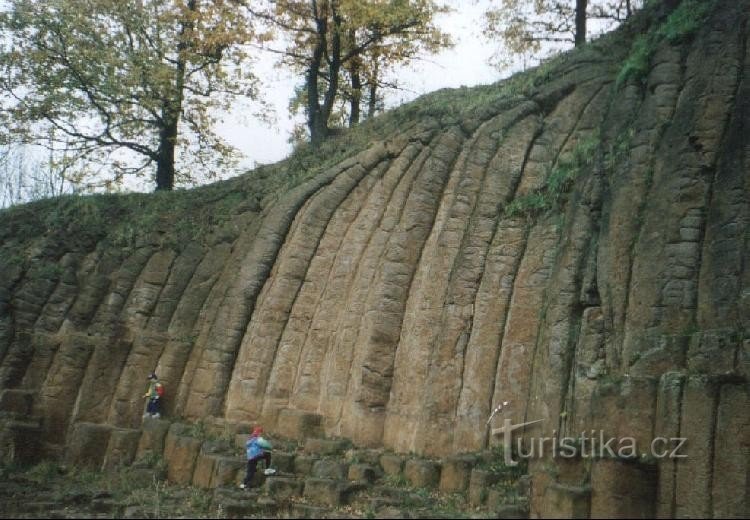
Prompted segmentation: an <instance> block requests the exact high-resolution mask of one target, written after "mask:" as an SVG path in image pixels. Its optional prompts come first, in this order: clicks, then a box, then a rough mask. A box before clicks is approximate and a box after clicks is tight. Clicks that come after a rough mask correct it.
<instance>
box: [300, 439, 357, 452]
mask: <svg viewBox="0 0 750 520" xmlns="http://www.w3.org/2000/svg"><path fill="white" fill-rule="evenodd" d="M348 446H349V443H348V442H347V441H343V440H338V439H307V441H305V453H308V454H310V455H318V456H328V455H338V454H340V453H343V452H344V451H346V449H347V447H348Z"/></svg>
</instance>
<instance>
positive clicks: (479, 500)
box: [467, 469, 497, 507]
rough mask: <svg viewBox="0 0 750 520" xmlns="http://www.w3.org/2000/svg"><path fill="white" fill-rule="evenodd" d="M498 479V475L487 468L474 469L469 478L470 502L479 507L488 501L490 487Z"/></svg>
mask: <svg viewBox="0 0 750 520" xmlns="http://www.w3.org/2000/svg"><path fill="white" fill-rule="evenodd" d="M496 481H497V477H496V476H494V475H493V474H492V473H490V472H489V471H486V470H481V469H473V470H471V477H470V480H469V492H468V495H467V497H468V500H469V504H470V505H472V506H474V507H478V506H482V505H484V503H485V502H486V501H487V496H488V493H489V487H490V486H491V485H492V484H494V483H495V482H496Z"/></svg>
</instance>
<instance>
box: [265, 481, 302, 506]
mask: <svg viewBox="0 0 750 520" xmlns="http://www.w3.org/2000/svg"><path fill="white" fill-rule="evenodd" d="M304 487H305V483H304V481H303V480H302V479H300V478H296V477H280V476H272V477H268V478H267V479H266V483H265V486H264V490H265V493H266V494H268V495H269V496H271V497H273V498H275V499H276V500H280V501H284V500H289V499H290V498H292V497H299V496H302V491H303V490H304Z"/></svg>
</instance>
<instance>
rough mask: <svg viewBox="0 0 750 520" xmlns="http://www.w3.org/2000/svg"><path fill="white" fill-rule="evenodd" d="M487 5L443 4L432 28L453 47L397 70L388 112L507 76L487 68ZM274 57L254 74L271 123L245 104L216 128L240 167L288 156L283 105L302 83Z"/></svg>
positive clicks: (491, 48) (262, 61) (288, 121)
mask: <svg viewBox="0 0 750 520" xmlns="http://www.w3.org/2000/svg"><path fill="white" fill-rule="evenodd" d="M487 3H488V2H487V1H486V0H481V1H478V2H475V1H471V0H463V1H461V0H453V1H452V2H449V4H451V6H452V7H453V8H454V11H453V12H451V13H448V14H445V15H441V16H440V18H439V19H438V24H439V26H440V27H441V28H442V29H443V30H444V31H446V32H448V33H450V35H451V36H452V38H453V41H454V42H455V44H456V45H455V47H454V48H452V49H449V50H445V51H443V52H442V53H440V54H437V55H434V56H428V57H426V58H425V59H423V60H419V61H416V62H414V63H412V64H411V65H410V66H409V67H405V68H403V69H402V70H400V71H399V73H398V77H399V83H400V84H401V85H402V86H403V87H405V90H403V91H399V92H393V91H391V92H389V93H388V95H387V96H388V97H387V100H386V102H387V106H388V107H393V106H397V105H400V104H403V103H405V102H407V101H411V100H413V99H415V98H417V97H419V96H421V95H422V94H426V93H428V92H432V91H434V90H438V89H441V88H445V87H460V86H462V85H464V86H474V85H481V84H488V83H493V82H495V81H497V80H499V79H500V78H501V77H503V76H506V75H507V73H506V74H502V75H501V73H500V72H499V71H497V70H496V69H495V68H493V67H492V66H491V65H490V64H489V61H490V58H491V56H492V53H493V51H494V46H492V45H491V44H490V43H488V42H487V40H485V39H484V38H483V37H482V34H481V28H482V25H483V22H482V14H483V12H484V11H485V10H486V8H487V7H486V6H487ZM275 58H276V57H275V56H274V55H271V54H270V53H269V54H267V55H265V56H263V57H261V59H259V61H258V63H257V65H256V71H257V73H258V75H259V76H260V77H261V78H262V79H263V93H264V97H265V99H266V101H267V102H268V103H269V104H270V105H271V107H273V108H274V110H275V117H276V123H275V124H274V125H273V126H270V127H269V126H268V125H265V124H263V123H260V122H258V121H257V119H256V118H254V117H253V115H252V111H253V109H252V106H250V105H247V106H237V107H235V109H234V110H233V111H232V112H231V113H230V114H226V116H225V118H224V123H223V124H222V125H220V127H219V133H220V135H222V136H223V137H225V138H226V140H227V141H228V142H229V143H230V144H232V145H233V146H235V147H237V148H238V149H239V150H240V151H241V152H242V153H243V154H244V155H245V159H244V160H243V161H242V163H241V166H242V167H244V168H247V167H253V166H254V165H255V164H266V163H273V162H276V161H278V160H280V159H283V158H284V157H286V156H287V155H288V154H289V153H290V151H291V146H290V145H289V142H288V140H289V135H290V132H291V129H292V127H293V126H294V122H293V121H292V120H291V119H290V118H289V116H288V103H289V99H290V98H291V97H292V93H293V89H294V86H295V84H297V83H300V82H301V80H302V78H300V77H295V76H291V75H290V74H289V73H288V72H287V71H285V70H283V69H277V68H275V67H274V66H273V65H274V62H275Z"/></svg>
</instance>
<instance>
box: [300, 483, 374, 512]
mask: <svg viewBox="0 0 750 520" xmlns="http://www.w3.org/2000/svg"><path fill="white" fill-rule="evenodd" d="M363 489H365V488H364V486H362V485H361V484H358V483H354V482H349V481H342V480H335V479H327V478H306V479H305V487H304V490H303V496H304V498H305V499H306V500H308V501H309V502H310V503H312V504H313V505H317V506H327V507H339V506H342V505H345V504H348V503H349V501H350V500H351V499H352V497H353V495H354V494H355V493H357V492H359V491H362V490H363Z"/></svg>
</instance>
